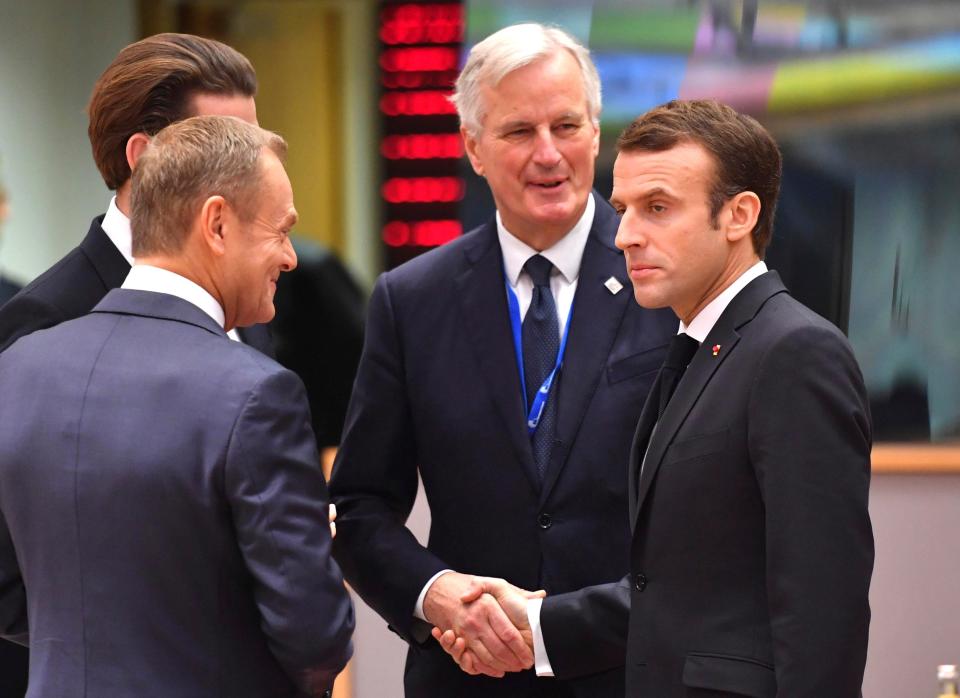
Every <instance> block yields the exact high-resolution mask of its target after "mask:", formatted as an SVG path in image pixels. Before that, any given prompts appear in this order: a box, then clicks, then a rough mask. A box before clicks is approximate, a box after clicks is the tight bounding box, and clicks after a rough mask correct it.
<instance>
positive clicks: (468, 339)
mask: <svg viewBox="0 0 960 698" xmlns="http://www.w3.org/2000/svg"><path fill="white" fill-rule="evenodd" d="M617 223H618V221H617V217H616V215H615V214H614V212H613V210H612V209H611V208H610V207H609V206H608V205H606V204H605V203H603V202H602V201H598V205H597V209H596V215H595V219H594V224H593V229H592V230H591V232H590V236H589V239H588V241H587V243H586V248H585V251H584V254H583V261H582V264H581V268H580V276H579V282H578V285H577V291H576V297H575V299H574V302H573V311H572V312H573V316H572V320H571V325H570V330H569V332H570V334H569V339H568V344H567V350H566V356H565V360H564V365H563V370H562V374H561V376H560V378H559V384H558V386H557V388H556V390H558V393H557V394H556V395H555V396H554V397H552V398H551V399H557V400H558V406H557V432H556V443H555V445H554V448H553V455H552V459H551V461H550V463H549V465H548V467H547V471H546V475H545V479H544V481H543V483H542V484H541V482H540V480H539V477H538V475H537V473H536V468H535V466H534V462H533V455H532V451H531V447H530V439H529V437H528V435H527V431H526V428H525V419H524V415H523V407H522V396H521V385H520V377H519V372H518V369H517V362H516V358H515V353H514V347H513V342H512V335H511V330H510V320H509V315H508V309H507V299H506V291H505V287H504V272H503V260H502V255H501V251H500V245H499V244H498V240H497V233H496V225H495V223H494V222H493V221H491V222H489V223H488V224H486V225H484V226H481V227H480V228H478V229H476V230H474V231H472V232H470V233H468V234H467V235H465V236H463V237H462V238H460V239H458V240H455V241H454V242H451V243H449V244H447V245H445V246H443V247H441V248H438V249H436V250H433V251H431V252H429V253H427V254H424V255H422V256H421V257H418V258H417V259H414V260H412V261H410V262H408V263H407V264H404V265H403V266H401V267H399V268H397V269H395V270H393V271H390V272H388V273H386V274H384V275H383V276H381V277H380V279H379V280H378V282H377V285H376V288H375V289H374V291H373V295H372V297H371V300H370V303H369V314H368V318H367V330H366V341H365V345H364V351H363V355H362V357H361V360H360V367H359V371H358V374H357V381H356V384H355V387H354V392H353V397H352V398H351V402H350V407H349V409H348V412H347V419H346V425H345V430H344V438H343V441H342V443H341V447H340V451H339V454H338V457H337V462H336V465H335V467H334V472H333V478H332V480H331V494H332V496H333V498H334V501H335V502H336V504H337V507H338V511H339V518H338V520H337V527H338V535H337V538H336V541H335V544H334V546H335V547H334V554H335V556H336V557H337V560H338V561H339V562H340V564H341V567H342V568H343V569H344V573H345V576H346V577H347V580H348V581H349V582H350V584H351V585H352V586H353V587H354V589H355V590H356V591H358V592H359V593H360V595H361V596H362V597H363V599H364V600H365V601H366V602H367V603H368V604H369V605H370V606H371V607H372V608H373V609H374V610H376V611H377V612H378V613H379V614H380V615H381V616H383V617H384V618H385V619H386V620H387V621H388V622H389V623H390V625H391V627H392V628H393V629H394V630H395V631H396V632H397V633H399V634H400V635H401V636H402V637H404V638H405V639H406V640H408V641H409V642H411V643H412V647H411V651H410V654H409V655H408V662H407V671H406V674H405V686H406V695H407V696H408V697H411V696H430V697H433V698H435V697H436V696H474V695H476V696H488V695H489V696H529V695H531V691H533V690H534V689H535V687H536V678H535V676H534V675H533V673H532V672H524V673H522V674H515V675H512V676H508V677H507V678H506V679H504V680H502V681H495V680H493V679H486V678H483V677H470V676H468V675H466V674H464V673H463V672H461V671H460V670H459V669H458V668H457V666H456V665H455V664H454V663H453V662H452V660H451V659H450V658H449V657H448V656H447V655H446V654H444V653H443V652H442V650H441V649H440V647H439V645H437V643H435V642H434V641H433V640H432V639H429V637H428V635H427V632H426V631H427V627H426V624H424V623H422V622H421V621H415V619H414V616H413V611H414V606H415V603H416V599H417V596H418V594H419V593H420V591H421V589H422V588H423V586H424V584H425V583H426V582H427V581H428V580H429V579H430V577H432V576H433V575H434V574H435V573H436V572H438V571H440V570H442V569H445V568H451V569H454V570H457V571H460V572H465V573H476V574H483V575H494V576H497V577H504V578H506V579H508V580H510V581H511V582H513V583H515V584H518V585H520V586H522V587H526V588H532V589H536V588H541V587H545V588H546V589H547V590H548V591H550V592H552V593H558V592H562V591H569V590H573V589H577V588H579V587H581V586H583V585H585V584H597V583H600V582H603V581H611V580H615V579H618V578H620V577H622V576H623V574H624V573H625V572H626V571H627V569H628V552H629V536H630V531H629V527H628V526H627V523H626V522H627V517H626V514H627V498H626V486H627V477H626V473H625V472H624V469H623V462H625V461H626V458H627V455H628V452H629V446H630V437H631V434H632V431H633V425H634V424H635V423H636V419H637V416H638V415H639V413H640V408H641V406H642V405H643V401H644V399H645V397H646V394H647V391H648V390H649V388H650V384H651V382H652V380H653V378H654V376H655V375H656V372H657V369H658V368H659V366H660V363H661V362H662V360H663V356H664V352H665V348H666V343H667V342H668V341H669V337H670V335H671V334H672V333H673V332H675V331H676V318H675V317H674V316H673V314H672V313H670V312H660V311H656V312H651V311H647V310H644V309H642V308H640V307H639V306H637V305H636V303H634V302H633V299H632V294H631V293H630V284H629V281H628V279H627V276H626V267H625V264H624V260H623V255H622V254H621V253H620V252H619V251H618V250H617V249H616V247H615V246H614V244H613V239H614V235H615V233H616V228H617ZM611 276H613V277H615V278H617V279H619V280H620V283H621V284H623V288H622V290H620V292H619V293H617V294H611V293H610V291H609V290H608V289H607V288H606V287H605V286H604V282H605V281H606V280H607V279H609V278H610V277H611ZM618 461H619V463H618ZM418 472H419V475H420V477H421V478H422V480H423V484H424V488H425V490H426V495H427V499H428V501H429V504H430V513H431V518H432V525H431V530H430V539H429V542H428V544H427V546H426V547H423V546H421V545H420V544H419V543H418V542H417V541H416V540H415V538H414V537H413V535H412V534H411V533H410V531H409V530H408V529H407V528H406V527H405V526H404V522H405V520H406V518H407V516H408V515H409V513H410V509H411V507H412V506H413V502H414V497H415V495H416V492H417V475H418ZM425 639H426V640H427V641H426V642H425V643H424V640H425ZM421 643H422V644H421ZM555 690H556V691H557V692H555V693H554V695H569V694H576V695H581V696H585V697H586V696H589V697H590V698H604V697H605V696H622V695H623V676H622V672H620V671H616V672H609V673H607V674H605V675H602V676H597V677H591V678H588V679H584V680H581V681H577V682H570V684H569V685H567V686H559V687H557V688H556V689H555Z"/></svg>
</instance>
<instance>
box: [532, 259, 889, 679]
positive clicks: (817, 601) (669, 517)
mask: <svg viewBox="0 0 960 698" xmlns="http://www.w3.org/2000/svg"><path fill="white" fill-rule="evenodd" d="M651 402H652V401H651ZM655 420H656V408H655V406H652V405H650V404H648V405H646V406H645V408H644V411H643V414H642V416H641V418H640V423H639V425H638V428H637V433H636V437H635V442H634V447H633V450H632V453H631V459H630V469H629V477H630V491H631V493H632V496H631V500H630V516H631V523H632V526H633V541H632V548H631V555H630V566H631V573H630V575H629V576H627V577H625V578H624V579H623V580H621V582H620V583H618V584H614V585H606V586H602V587H594V588H591V589H585V590H582V591H580V592H577V593H574V594H569V595H562V596H557V597H554V598H547V599H546V600H545V601H544V604H543V607H542V613H541V622H542V628H543V634H544V639H545V643H546V648H547V653H548V655H549V657H550V660H551V663H552V664H553V668H554V670H555V671H556V672H557V674H558V675H561V676H564V675H576V674H578V673H581V672H589V671H596V670H597V669H598V668H606V667H610V666H613V665H615V664H616V663H618V662H623V661H624V645H626V676H627V689H628V695H630V696H637V697H642V698H646V697H647V696H656V697H657V698H688V697H690V696H701V695H702V696H712V697H715V698H719V697H720V696H731V697H733V696H753V697H755V698H772V697H773V696H780V697H781V698H834V697H835V698H856V696H858V695H859V694H860V684H861V682H862V679H863V669H864V664H865V661H866V650H867V631H868V626H869V620H870V609H869V605H868V600H867V592H868V588H869V583H870V575H871V571H872V567H873V536H872V531H871V526H870V519H869V515H868V512H867V492H868V488H869V480H870V443H871V432H870V419H869V410H868V403H867V395H866V390H865V388H864V385H863V380H862V377H861V375H860V371H859V368H858V367H857V363H856V360H855V359H854V356H853V353H852V351H851V349H850V346H849V344H848V343H847V341H846V339H845V338H844V337H843V335H842V334H841V333H840V332H839V331H838V330H837V329H836V328H835V327H834V326H833V325H831V324H830V323H828V322H827V321H826V320H824V319H823V318H821V317H819V316H818V315H816V314H815V313H813V312H812V311H810V310H809V309H807V308H806V307H804V306H803V305H801V304H800V303H798V302H797V301H795V300H794V299H793V298H791V297H790V295H789V294H788V293H787V292H786V289H785V288H784V286H783V284H782V283H781V281H780V278H779V276H777V274H776V272H769V273H767V274H765V275H763V276H761V277H759V278H757V279H755V280H754V281H753V282H751V283H750V284H749V285H748V286H747V287H746V288H745V289H744V290H743V291H741V292H740V293H739V294H738V295H737V296H736V297H735V298H734V300H733V301H732V302H731V303H730V305H729V306H728V307H727V309H726V310H725V311H724V313H723V314H722V316H721V317H720V319H719V320H718V322H717V324H716V325H715V326H714V328H713V330H712V331H711V332H710V335H709V336H708V337H707V338H706V341H705V342H704V343H703V345H702V346H701V347H700V349H699V351H698V352H697V354H696V355H695V356H694V358H693V360H692V362H691V363H690V365H689V367H688V369H687V371H686V373H685V375H684V377H683V379H682V380H681V382H680V384H679V386H678V387H677V391H676V393H675V394H674V396H673V398H672V399H671V401H670V403H669V405H668V406H667V409H666V411H665V412H664V414H663V417H662V418H661V420H660V423H659V424H658V425H657V426H656V428H655V429H654V422H655ZM644 453H646V460H645V462H644V463H643V467H642V472H641V468H640V465H641V462H642V461H643V455H644ZM628 617H629V621H628Z"/></svg>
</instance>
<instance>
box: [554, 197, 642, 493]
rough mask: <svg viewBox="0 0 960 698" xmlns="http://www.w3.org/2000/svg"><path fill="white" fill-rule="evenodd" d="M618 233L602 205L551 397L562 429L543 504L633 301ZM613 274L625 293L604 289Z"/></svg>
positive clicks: (610, 212)
mask: <svg viewBox="0 0 960 698" xmlns="http://www.w3.org/2000/svg"><path fill="white" fill-rule="evenodd" d="M616 232H617V218H616V214H615V213H614V212H613V209H611V208H610V207H609V206H607V205H606V204H605V203H604V202H602V201H597V206H596V213H595V214H594V218H593V226H592V228H591V230H590V236H589V237H588V238H587V244H586V247H585V248H584V251H583V259H582V261H581V263H580V275H579V280H578V281H577V292H576V294H575V296H574V300H573V306H572V311H573V315H572V316H571V319H570V334H569V336H568V337H567V349H566V353H565V355H564V357H563V367H562V368H561V373H560V380H559V382H558V384H557V386H556V394H554V395H551V396H550V399H556V400H558V402H557V431H556V440H555V443H554V447H553V451H552V453H551V456H550V462H549V463H548V465H547V469H546V471H545V472H544V483H543V491H542V492H541V502H542V501H545V500H546V499H547V497H549V495H550V491H551V490H552V488H553V486H554V485H555V484H556V482H557V479H558V478H559V476H560V473H561V472H562V470H563V467H564V466H565V465H566V462H567V457H568V455H569V453H570V446H571V444H573V442H574V440H575V439H576V437H577V432H578V431H579V430H580V424H581V423H582V422H583V417H584V415H585V414H586V411H587V407H588V406H589V404H590V399H591V397H592V396H593V393H594V391H595V390H596V389H597V383H598V382H599V381H600V379H601V376H602V374H603V368H604V366H605V365H606V362H607V358H608V357H609V356H610V348H611V347H612V346H613V342H614V340H615V339H616V337H617V331H618V329H619V328H620V323H621V322H622V321H623V314H624V312H625V310H626V308H627V305H628V303H630V302H632V300H633V294H631V293H630V292H629V289H630V280H629V279H628V278H627V275H626V265H625V264H624V261H623V253H622V252H620V251H619V250H618V249H617V248H616V246H615V245H614V244H613V239H614V236H615V235H616ZM611 276H612V277H615V278H616V279H617V280H618V281H619V282H620V283H621V284H622V285H623V289H622V290H621V291H620V292H619V293H616V294H612V293H610V291H609V290H608V289H607V287H606V286H604V282H605V281H607V280H608V279H609V278H610V277H611Z"/></svg>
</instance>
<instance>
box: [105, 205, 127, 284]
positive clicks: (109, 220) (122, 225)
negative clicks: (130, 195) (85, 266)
mask: <svg viewBox="0 0 960 698" xmlns="http://www.w3.org/2000/svg"><path fill="white" fill-rule="evenodd" d="M100 227H101V228H103V232H105V233H106V234H107V237H108V238H110V242H112V243H113V244H114V245H115V246H116V248H117V249H118V250H120V254H122V255H123V258H124V259H125V260H127V263H128V264H129V265H130V266H131V267H132V266H133V235H132V234H131V232H130V219H129V218H127V217H126V216H125V215H123V212H122V211H121V210H120V209H119V208H117V197H113V198H112V199H110V205H109V206H108V207H107V213H106V215H105V216H104V217H103V223H101V224H100Z"/></svg>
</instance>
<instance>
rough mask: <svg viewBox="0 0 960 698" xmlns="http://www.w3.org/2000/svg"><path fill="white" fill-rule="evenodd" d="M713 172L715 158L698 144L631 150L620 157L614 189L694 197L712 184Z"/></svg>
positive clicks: (614, 169) (616, 165)
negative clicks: (693, 192) (692, 195)
mask: <svg viewBox="0 0 960 698" xmlns="http://www.w3.org/2000/svg"><path fill="white" fill-rule="evenodd" d="M714 170H715V168H714V162H713V156H711V155H710V153H709V152H708V151H707V150H706V149H705V148H704V147H703V146H702V145H700V144H698V143H691V142H684V143H678V144H677V145H675V146H673V147H672V148H669V149H667V150H657V151H650V150H629V151H624V152H621V153H620V154H619V155H617V159H616V162H615V163H614V165H613V186H614V189H617V188H620V189H624V188H629V189H631V190H633V189H636V188H640V189H652V188H657V187H659V188H663V189H666V190H668V191H670V192H672V193H675V194H684V193H691V190H693V191H698V190H703V189H705V186H706V185H707V184H709V183H711V182H712V181H713V175H714Z"/></svg>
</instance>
